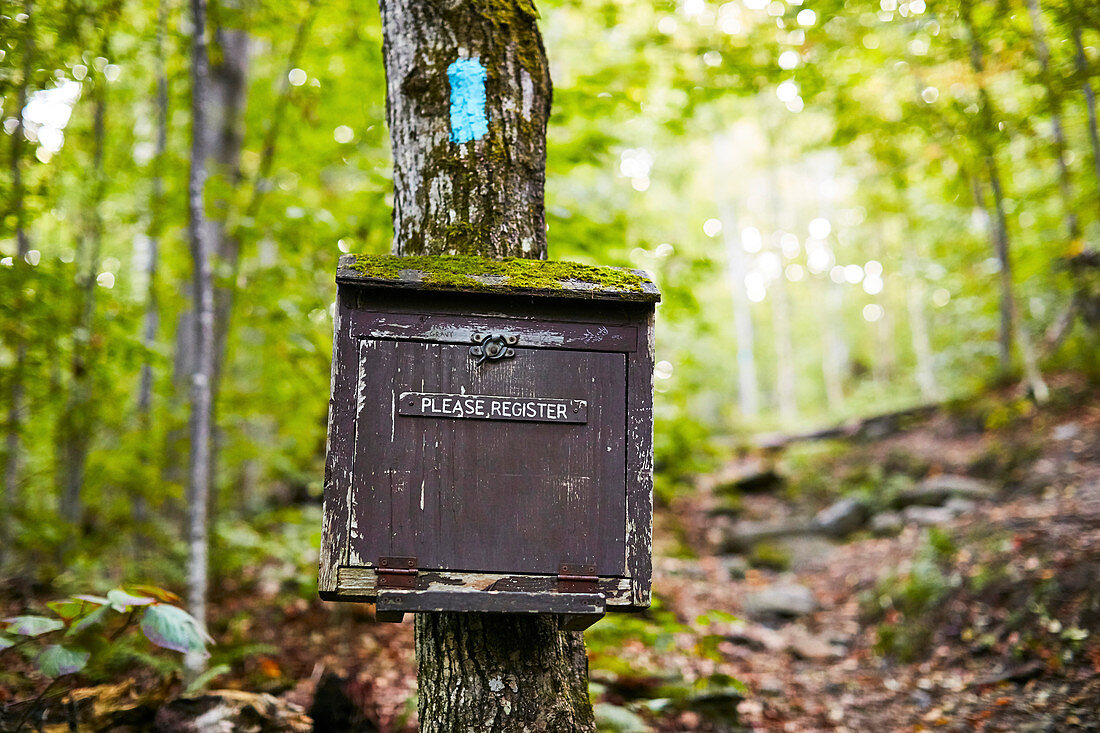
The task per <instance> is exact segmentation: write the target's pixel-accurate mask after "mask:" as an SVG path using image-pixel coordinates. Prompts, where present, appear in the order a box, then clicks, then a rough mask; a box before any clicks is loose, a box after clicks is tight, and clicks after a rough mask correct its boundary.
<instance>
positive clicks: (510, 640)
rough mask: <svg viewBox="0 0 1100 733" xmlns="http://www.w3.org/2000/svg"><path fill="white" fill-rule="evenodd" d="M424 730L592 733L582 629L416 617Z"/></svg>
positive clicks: (541, 619)
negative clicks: (572, 629)
mask: <svg viewBox="0 0 1100 733" xmlns="http://www.w3.org/2000/svg"><path fill="white" fill-rule="evenodd" d="M416 662H417V684H418V686H419V707H420V730H421V731H424V733H433V732H439V733H444V732H446V733H450V731H459V730H470V731H473V730H477V731H518V730H532V731H584V730H595V725H594V723H593V719H592V704H591V703H590V702H589V700H588V658H587V656H586V655H585V650H584V637H583V635H582V634H581V632H579V631H561V629H560V627H559V625H558V621H557V618H556V617H554V616H528V615H509V614H477V613H470V614H463V613H421V614H417V617H416Z"/></svg>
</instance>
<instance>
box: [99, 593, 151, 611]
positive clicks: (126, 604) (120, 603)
mask: <svg viewBox="0 0 1100 733" xmlns="http://www.w3.org/2000/svg"><path fill="white" fill-rule="evenodd" d="M107 601H108V603H110V604H111V608H113V609H115V610H116V611H118V612H119V613H122V612H123V611H129V610H130V608H131V607H132V606H148V605H149V604H150V603H155V602H156V599H155V598H150V597H149V596H134V595H130V594H129V593H127V592H126V591H124V590H119V589H118V588H116V589H114V590H111V591H107Z"/></svg>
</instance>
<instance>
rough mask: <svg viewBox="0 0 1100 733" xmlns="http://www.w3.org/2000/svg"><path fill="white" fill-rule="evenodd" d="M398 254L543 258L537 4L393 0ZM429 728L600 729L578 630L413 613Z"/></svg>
mask: <svg viewBox="0 0 1100 733" xmlns="http://www.w3.org/2000/svg"><path fill="white" fill-rule="evenodd" d="M380 5H381V9H382V32H383V56H384V59H385V64H386V86H387V95H386V101H387V119H388V122H389V127H390V137H391V140H392V143H393V155H394V242H393V252H394V253H395V254H398V255H438V254H478V255H482V256H486V257H498V258H499V257H528V258H540V259H541V258H545V257H546V224H545V215H544V208H543V188H544V183H545V170H546V167H545V166H546V122H547V118H548V117H549V114H550V94H551V92H550V74H549V68H548V65H547V62H546V52H545V51H544V49H543V46H542V37H541V35H540V34H539V30H538V26H537V25H536V22H535V21H536V12H535V9H534V6H533V5H532V4H531V3H530V1H529V0H495V1H494V2H489V1H488V0H473V1H472V2H463V3H425V2H420V1H419V0H382V1H381V3H380ZM416 651H417V669H418V680H419V686H420V687H419V705H420V726H421V730H423V731H448V732H449V731H456V730H478V731H497V730H525V729H526V730H568V731H594V730H595V724H594V721H593V715H592V706H591V703H590V702H589V700H588V688H587V680H588V671H587V659H586V657H585V652H584V637H583V636H582V635H581V633H580V632H570V631H563V630H562V628H561V620H560V619H559V618H558V617H555V616H500V615H479V614H461V613H438V614H433V613H421V614H418V615H417V617H416Z"/></svg>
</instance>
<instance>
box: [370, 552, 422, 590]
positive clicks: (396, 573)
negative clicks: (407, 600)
mask: <svg viewBox="0 0 1100 733" xmlns="http://www.w3.org/2000/svg"><path fill="white" fill-rule="evenodd" d="M375 572H376V573H378V587H379V589H382V588H389V589H396V588H400V589H402V590H412V589H413V588H415V587H416V574H417V569H416V558H415V557H380V558H378V567H377V568H375Z"/></svg>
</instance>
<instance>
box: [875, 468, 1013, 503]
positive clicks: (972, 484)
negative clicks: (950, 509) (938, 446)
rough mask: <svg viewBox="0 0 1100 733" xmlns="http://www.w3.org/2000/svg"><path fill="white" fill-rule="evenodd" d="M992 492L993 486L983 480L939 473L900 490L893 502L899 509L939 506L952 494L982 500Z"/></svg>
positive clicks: (991, 496) (990, 495) (989, 496)
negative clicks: (911, 486) (904, 489)
mask: <svg viewBox="0 0 1100 733" xmlns="http://www.w3.org/2000/svg"><path fill="white" fill-rule="evenodd" d="M994 493H995V492H994V491H993V487H992V486H990V485H989V484H988V483H986V482H985V481H979V480H978V479H973V478H969V477H968V476H958V475H955V474H940V475H939V476H932V477H931V478H926V479H924V480H923V481H921V482H920V483H918V484H917V485H916V486H914V487H913V488H911V489H908V490H906V491H903V492H901V494H900V495H899V496H898V498H897V499H896V500H895V501H894V504H895V506H897V507H898V508H899V509H901V508H904V507H909V506H940V505H942V504H943V503H944V502H945V501H947V500H948V499H949V498H951V497H953V496H954V497H959V498H962V499H969V500H971V501H982V500H984V499H991V498H993V495H994Z"/></svg>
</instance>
